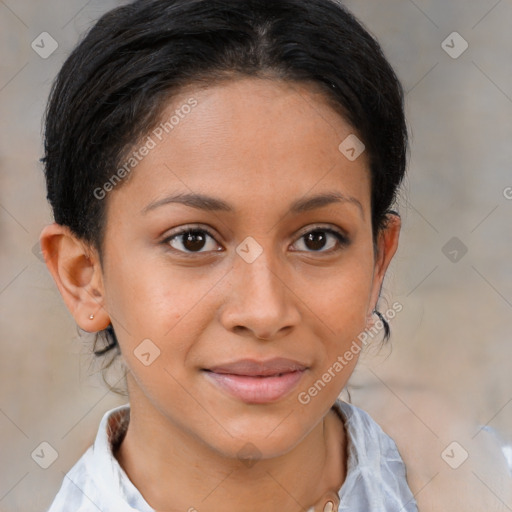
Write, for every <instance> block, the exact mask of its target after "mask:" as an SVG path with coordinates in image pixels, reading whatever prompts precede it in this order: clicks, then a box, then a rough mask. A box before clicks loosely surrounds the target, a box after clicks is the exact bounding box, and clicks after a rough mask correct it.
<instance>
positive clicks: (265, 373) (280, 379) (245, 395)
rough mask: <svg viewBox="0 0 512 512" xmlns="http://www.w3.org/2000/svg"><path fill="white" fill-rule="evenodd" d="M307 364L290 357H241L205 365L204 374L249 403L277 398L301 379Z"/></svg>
mask: <svg viewBox="0 0 512 512" xmlns="http://www.w3.org/2000/svg"><path fill="white" fill-rule="evenodd" d="M307 369H308V368H307V366H306V365H304V364H302V363H299V362H296V361H292V360H289V359H283V358H277V359H272V360H269V361H255V360H249V359H244V360H239V361H235V362H233V363H228V364H224V365H219V366H214V367H211V368H205V369H204V370H203V371H204V373H205V376H206V377H207V378H208V379H209V381H210V382H212V383H213V384H214V385H215V386H216V388H217V389H220V390H221V391H223V392H224V393H227V394H228V395H230V396H232V397H234V398H237V399H239V400H242V401H243V402H246V403H252V404H263V403H270V402H276V401H278V400H280V399H282V398H284V397H285V396H286V395H288V394H289V393H290V392H291V391H292V389H293V388H295V387H296V386H297V385H298V383H299V381H300V380H301V378H302V376H303V374H304V373H305V372H306V370H307Z"/></svg>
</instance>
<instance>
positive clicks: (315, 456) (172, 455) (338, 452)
mask: <svg viewBox="0 0 512 512" xmlns="http://www.w3.org/2000/svg"><path fill="white" fill-rule="evenodd" d="M130 397H131V404H132V405H131V414H130V423H129V426H128V430H127V432H126V436H125V438H124V439H123V441H122V443H121V445H120V447H119V449H118V451H117V453H116V458H117V459H118V461H119V464H120V465H121V467H122V468H123V469H124V471H125V472H126V474H127V475H128V477H129V478H130V480H131V481H132V482H133V484H134V485H135V487H137V489H138V490H139V491H140V492H141V494H142V496H143V497H144V499H145V500H146V501H147V502H148V504H149V505H150V506H151V507H152V508H153V509H155V510H157V511H162V512H164V511H165V512H170V511H172V512H174V511H190V512H194V511H196V512H201V511H203V510H208V512H226V511H235V510H236V511H237V512H252V511H254V510H266V511H269V512H274V511H275V512H277V511H279V512H298V511H302V510H308V509H309V508H310V507H313V506H317V502H319V500H321V499H322V497H323V496H324V495H325V494H326V493H328V492H329V491H331V493H332V491H334V492H335V494H337V491H338V490H339V488H340V487H341V485H342V483H343V481H344V480H345V474H346V447H345V444H346V440H345V432H344V428H343V424H342V422H341V420H340V418H339V417H338V415H337V414H336V412H334V411H332V410H331V411H330V412H329V413H328V414H327V415H326V416H325V417H324V418H323V419H322V421H320V422H319V423H318V425H316V426H315V427H314V428H313V430H312V431H311V432H309V433H308V434H307V435H306V437H305V438H304V439H302V440H301V441H300V442H299V443H298V444H297V445H296V446H295V447H294V448H293V449H292V450H291V451H289V452H287V453H286V454H284V455H282V456H279V457H274V458H270V459H260V460H258V461H252V463H251V462H249V461H248V462H247V464H241V463H240V461H239V460H238V459H236V460H234V459H232V458H226V457H223V456H222V455H220V454H219V453H218V452H215V451H214V450H212V449H211V448H210V447H209V446H207V445H205V444H204V443H203V442H201V441H200V440H198V439H197V438H194V437H193V436H191V435H189V434H188V433H187V432H184V431H183V429H182V428H180V426H179V425H176V424H174V423H172V422H170V421H169V419H168V418H164V417H163V416H162V415H161V414H158V413H157V412H156V410H155V409H154V408H152V407H148V405H147V404H145V403H144V402H139V401H137V400H133V398H134V397H132V396H131V395H130ZM141 419H143V422H140V420H141ZM163 483H165V485H163ZM320 506H321V507H322V508H321V509H322V510H323V503H321V504H320Z"/></svg>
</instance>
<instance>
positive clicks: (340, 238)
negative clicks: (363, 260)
mask: <svg viewBox="0 0 512 512" xmlns="http://www.w3.org/2000/svg"><path fill="white" fill-rule="evenodd" d="M190 232H199V233H204V234H206V235H208V236H209V237H210V238H212V239H213V240H215V237H214V236H213V235H212V234H211V233H210V231H208V229H205V228H203V227H188V228H184V229H181V230H180V231H178V232H176V233H173V234H172V235H170V236H168V237H166V238H165V239H164V240H162V242H161V243H162V244H163V245H165V246H166V248H167V249H169V250H170V251H171V252H173V253H179V254H180V255H182V256H186V257H196V256H197V255H199V254H208V253H209V252H221V251H196V252H194V251H189V252H186V251H181V250H179V249H175V248H174V247H171V246H170V242H171V241H172V240H174V239H175V238H179V237H180V236H183V235H186V234H187V233H190ZM314 232H321V233H328V234H330V235H333V236H334V237H335V238H336V240H337V242H338V247H335V248H332V249H329V250H327V251H322V250H320V251H296V252H306V253H308V254H332V253H334V252H337V251H340V250H341V249H343V248H345V247H347V246H348V245H349V244H350V240H349V239H348V237H347V236H345V235H344V234H342V233H340V232H338V231H336V230H334V229H332V228H326V227H322V226H317V227H315V228H313V229H308V230H307V231H305V232H303V233H302V234H301V235H299V237H298V238H297V240H300V239H302V238H303V237H305V236H306V235H308V234H310V233H314ZM215 241H216V240H215Z"/></svg>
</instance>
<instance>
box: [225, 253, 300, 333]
mask: <svg viewBox="0 0 512 512" xmlns="http://www.w3.org/2000/svg"><path fill="white" fill-rule="evenodd" d="M269 254H270V249H268V250H264V251H263V253H262V254H260V256H259V257H258V258H257V259H256V260H255V261H253V262H252V263H248V262H246V261H245V260H243V259H242V258H240V257H238V256H236V258H235V262H234V265H233V268H232V270H231V272H230V276H229V283H230V286H229V290H228V291H227V295H228V299H227V300H226V301H225V302H224V304H223V309H222V311H221V315H220V317H221V322H222V324H223V325H224V327H225V328H226V329H227V330H229V331H230V332H234V333H236V334H241V335H247V336H254V337H256V338H257V339H264V340H273V339H276V338H279V337H281V336H283V335H286V334H287V333H290V332H291V331H292V330H293V329H294V328H295V327H296V326H297V325H298V324H299V322H300V319H301V315H300V311H299V309H298V304H299V302H300V301H299V299H298V298H297V297H296V295H295V294H294V293H293V289H292V288H293V284H292V282H291V278H290V276H291V274H290V270H288V271H285V263H278V262H277V261H276V259H275V258H274V260H272V258H271V257H270V256H269Z"/></svg>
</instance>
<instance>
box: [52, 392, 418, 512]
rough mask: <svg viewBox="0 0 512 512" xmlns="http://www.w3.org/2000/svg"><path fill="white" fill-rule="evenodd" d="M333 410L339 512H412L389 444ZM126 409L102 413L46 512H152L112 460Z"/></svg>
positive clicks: (340, 405)
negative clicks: (339, 451)
mask: <svg viewBox="0 0 512 512" xmlns="http://www.w3.org/2000/svg"><path fill="white" fill-rule="evenodd" d="M333 408H334V410H335V411H336V412H337V413H338V415H339V416H340V418H341V419H342V421H343V423H344V425H345V430H346V432H347V438H348V439H347V446H348V459H347V475H346V479H345V481H344V483H343V485H342V486H341V488H340V490H339V493H338V494H339V496H340V505H339V509H338V510H339V511H340V512H341V511H350V512H417V510H418V509H417V506H416V501H415V500H414V497H413V495H412V493H411V491H410V489H409V486H408V485H407V480H406V472H405V466H404V463H403V461H402V459H401V457H400V454H399V453H398V450H397V447H396V445H395V443H394V442H393V440H392V439H391V438H390V437H389V436H388V435H386V434H385V433H384V432H383V431H382V429H381V428H380V427H379V426H378V425H377V424H376V423H375V421H373V420H372V418H371V417H370V416H369V415H368V414H367V413H366V412H364V411H362V410H361V409H359V408H358V407H355V406H353V405H351V404H348V403H346V402H342V401H341V400H337V401H336V403H335V404H334V407H333ZM129 412H130V406H129V404H125V405H122V406H120V407H117V408H114V409H111V410H110V411H107V412H106V413H105V414H104V416H103V418H102V420H101V422H100V426H99V429H98V433H97V435H96V439H95V441H94V444H93V445H92V446H90V447H89V448H88V449H87V451H86V452H85V453H84V454H83V455H82V457H81V458H80V459H79V460H78V462H77V463H76V464H75V465H74V466H73V467H72V468H71V469H70V470H69V472H68V473H67V474H66V476H65V477H64V480H63V482H62V486H61V488H60V490H59V492H58V493H57V495H56V496H55V499H54V500H53V503H52V504H51V506H50V508H49V509H48V511H47V512H132V511H134V512H155V511H154V509H152V508H151V507H150V506H149V505H148V503H147V502H146V500H145V499H144V498H143V497H142V495H141V493H140V492H139V490H138V489H137V488H136V487H135V486H134V485H133V483H132V482H131V480H130V479H129V478H128V476H127V475H126V473H125V472H124V470H123V468H122V467H121V466H120V465H119V462H118V461H117V459H116V458H115V457H114V455H113V448H114V446H115V445H116V444H117V443H119V442H120V441H121V440H122V438H123V437H124V434H125V432H126V427H127V426H128V421H129Z"/></svg>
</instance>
